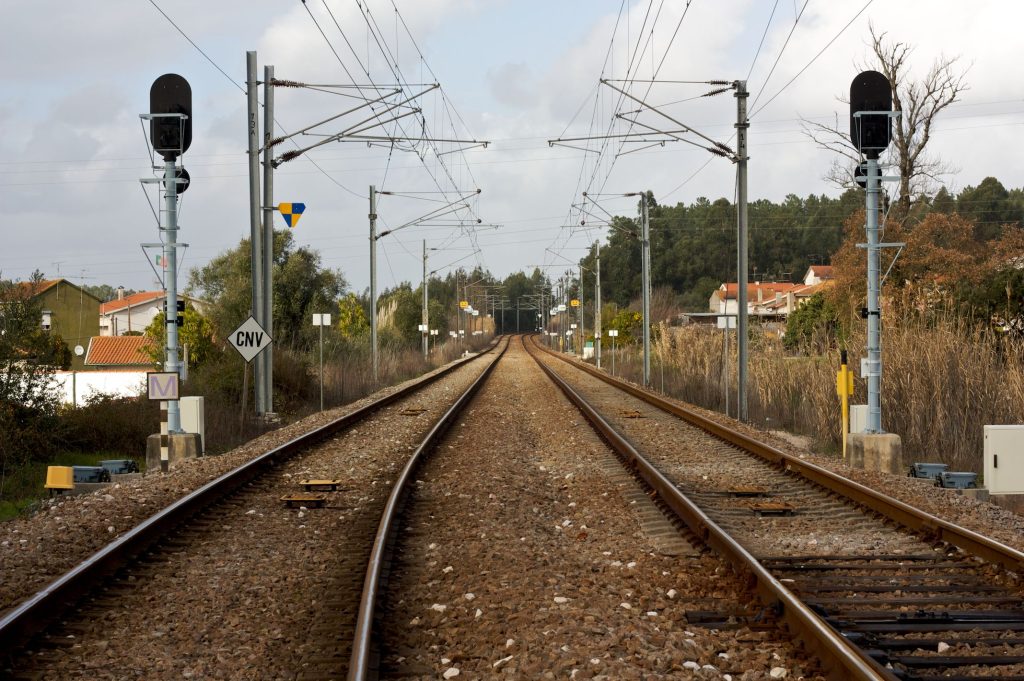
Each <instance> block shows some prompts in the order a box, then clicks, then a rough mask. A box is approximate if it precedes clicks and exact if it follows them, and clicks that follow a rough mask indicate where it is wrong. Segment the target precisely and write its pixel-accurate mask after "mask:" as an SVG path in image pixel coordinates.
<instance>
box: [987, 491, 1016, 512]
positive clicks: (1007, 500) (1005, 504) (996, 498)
mask: <svg viewBox="0 0 1024 681" xmlns="http://www.w3.org/2000/svg"><path fill="white" fill-rule="evenodd" d="M988 500H989V501H990V502H991V503H993V504H995V505H996V506H998V507H1000V508H1005V509H1006V510H1007V511H1013V512H1014V513H1019V514H1020V515H1024V494H990V495H989V497H988Z"/></svg>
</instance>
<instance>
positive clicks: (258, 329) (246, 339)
mask: <svg viewBox="0 0 1024 681" xmlns="http://www.w3.org/2000/svg"><path fill="white" fill-rule="evenodd" d="M228 342H229V343H231V345H232V346H233V347H234V348H235V350H238V354H240V355H241V356H242V357H243V358H244V359H245V361H246V362H251V361H252V360H253V358H254V357H256V355H258V354H260V353H261V352H263V351H264V350H265V349H266V348H267V346H268V345H270V344H271V343H273V342H274V339H272V338H271V337H270V335H269V334H268V333H267V332H266V331H265V330H264V329H263V327H262V326H260V325H259V323H258V322H257V321H256V319H255V318H253V317H249V318H248V319H246V320H245V321H244V322H242V325H241V326H239V327H238V328H237V329H235V330H234V331H232V332H231V335H229V336H228Z"/></svg>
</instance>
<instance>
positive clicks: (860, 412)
mask: <svg viewBox="0 0 1024 681" xmlns="http://www.w3.org/2000/svg"><path fill="white" fill-rule="evenodd" d="M867 429H868V405H866V404H851V405H850V432H851V433H863V432H864V431H865V430H867Z"/></svg>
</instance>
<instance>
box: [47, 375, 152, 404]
mask: <svg viewBox="0 0 1024 681" xmlns="http://www.w3.org/2000/svg"><path fill="white" fill-rule="evenodd" d="M55 378H56V379H57V384H58V385H59V386H60V387H61V389H63V400H64V403H65V404H74V403H75V400H76V399H77V403H78V404H79V405H82V404H84V403H85V401H86V400H87V399H88V398H89V395H90V394H92V393H95V392H101V393H110V394H113V395H117V396H118V397H136V396H138V395H142V394H143V393H145V392H146V372H145V371H58V372H56V374H55ZM72 387H73V388H74V397H73V396H72Z"/></svg>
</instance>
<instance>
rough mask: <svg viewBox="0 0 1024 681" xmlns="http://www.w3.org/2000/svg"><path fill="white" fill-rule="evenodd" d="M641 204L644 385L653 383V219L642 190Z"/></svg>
mask: <svg viewBox="0 0 1024 681" xmlns="http://www.w3.org/2000/svg"><path fill="white" fill-rule="evenodd" d="M640 206H641V211H642V215H643V220H642V222H643V226H642V229H643V235H642V238H641V246H640V248H641V260H642V265H643V282H642V285H643V308H644V309H643V317H644V319H643V324H644V329H643V338H644V377H643V378H644V387H648V386H650V385H651V219H650V214H649V212H648V210H647V195H646V194H645V193H644V192H640Z"/></svg>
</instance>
